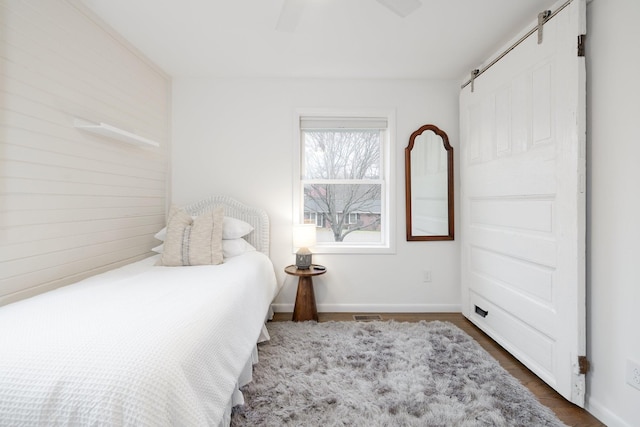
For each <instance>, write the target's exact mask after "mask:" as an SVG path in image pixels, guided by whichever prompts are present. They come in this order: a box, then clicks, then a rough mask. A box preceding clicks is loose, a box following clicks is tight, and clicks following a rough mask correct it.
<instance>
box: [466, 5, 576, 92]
mask: <svg viewBox="0 0 640 427" xmlns="http://www.w3.org/2000/svg"><path fill="white" fill-rule="evenodd" d="M572 1H573V0H567V1H566V2H564V3H563V4H562V5H561V6H560V7H558V8H557V9H556V10H555V11H554V12H551V11H550V10H545V11H544V12H540V13H539V14H538V24H537V25H536V26H535V27H533V28H532V29H530V30H529V31H528V32H527V33H526V34H525V35H524V36H522V37H520V39H519V40H518V41H517V42H515V43H514V44H512V45H511V46H510V47H508V48H507V49H506V50H505V51H504V52H502V53H501V54H500V55H498V56H497V57H496V59H494V60H493V61H491V62H490V63H489V64H487V65H486V66H485V67H484V68H481V69H480V71H478V72H477V73H476V72H475V70H474V71H473V72H472V73H471V78H470V79H469V80H467V81H466V82H465V83H464V84H463V85H462V86H461V87H460V89H464V88H465V87H467V86H468V85H470V84H471V83H472V82H473V81H474V80H475V79H477V78H478V77H480V76H481V75H482V73H484V72H485V71H487V70H488V69H489V68H491V67H493V66H494V65H495V64H496V63H497V62H498V61H500V60H501V59H502V58H504V57H505V56H507V54H508V53H509V52H511V51H512V50H513V49H515V48H516V47H517V46H518V45H519V44H521V43H522V42H523V41H525V40H526V39H527V38H529V36H530V35H532V34H533V33H535V32H537V33H538V44H540V43H542V27H543V26H544V24H546V23H547V22H549V21H550V20H551V19H552V18H553V17H554V16H556V15H557V14H558V13H560V11H562V10H563V9H564V8H565V7H567V6H569V5H570V4H571V2H572ZM471 92H473V86H471Z"/></svg>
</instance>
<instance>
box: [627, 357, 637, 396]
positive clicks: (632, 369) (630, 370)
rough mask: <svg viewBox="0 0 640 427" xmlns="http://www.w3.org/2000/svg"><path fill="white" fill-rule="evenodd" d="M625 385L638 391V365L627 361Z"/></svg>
mask: <svg viewBox="0 0 640 427" xmlns="http://www.w3.org/2000/svg"><path fill="white" fill-rule="evenodd" d="M627 384H629V385H631V386H633V387H635V388H637V389H638V390H640V364H639V363H636V362H634V361H632V360H627Z"/></svg>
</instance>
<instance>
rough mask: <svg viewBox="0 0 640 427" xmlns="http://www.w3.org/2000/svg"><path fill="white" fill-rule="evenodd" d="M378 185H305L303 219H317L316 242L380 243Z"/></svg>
mask: <svg viewBox="0 0 640 427" xmlns="http://www.w3.org/2000/svg"><path fill="white" fill-rule="evenodd" d="M381 206H382V185H381V184H305V185H304V218H305V219H306V218H309V219H310V218H313V217H314V213H315V216H316V217H317V221H316V224H317V225H318V233H317V236H318V242H319V243H320V244H322V242H345V243H380V242H381V239H382V235H381V233H380V219H381Z"/></svg>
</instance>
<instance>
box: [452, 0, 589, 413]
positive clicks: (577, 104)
mask: <svg viewBox="0 0 640 427" xmlns="http://www.w3.org/2000/svg"><path fill="white" fill-rule="evenodd" d="M564 5H565V4H564V2H561V3H558V4H557V5H556V6H555V7H554V8H553V9H551V11H552V12H553V11H556V10H558V9H559V8H561V7H562V6H564ZM537 24H538V20H536V22H535V23H532V24H531V27H529V29H530V28H533V27H534V26H535V25H537ZM584 33H585V4H584V0H573V1H572V2H571V3H570V4H568V5H566V7H564V8H562V9H561V10H560V12H558V13H557V15H555V16H553V17H552V18H551V19H550V20H549V21H548V22H546V23H545V24H544V26H543V30H542V40H541V42H540V43H539V41H538V32H536V33H534V34H532V35H531V36H529V37H528V38H527V39H526V40H525V41H524V42H523V43H521V44H520V45H519V46H518V47H516V48H515V49H514V50H513V51H511V52H510V53H508V54H507V55H506V56H504V57H503V58H502V59H500V60H499V61H498V62H497V63H495V65H493V66H491V67H490V68H489V69H487V70H486V72H483V73H482V74H481V75H479V76H478V77H477V79H475V81H474V84H473V91H472V85H467V86H466V87H464V88H463V90H462V93H461V96H460V120H461V133H460V134H461V138H462V141H461V157H460V159H461V176H462V188H461V190H462V191H461V197H462V200H461V204H462V213H461V216H462V233H461V235H462V294H463V312H464V315H465V316H466V317H468V318H469V319H470V320H471V321H472V322H473V323H475V324H476V325H477V326H479V327H480V328H481V329H482V330H483V331H485V332H486V333H487V334H489V335H490V336H491V337H492V338H493V339H495V340H496V341H497V342H498V343H500V344H501V345H502V346H503V347H504V348H506V349H507V350H508V351H509V352H511V353H512V354H513V355H514V356H515V357H517V358H518V359H519V360H520V361H522V362H523V363H524V364H525V365H526V366H527V367H529V368H530V369H531V370H532V371H533V372H535V373H536V374H537V375H538V376H540V377H541V378H542V379H543V380H544V381H546V382H547V383H548V384H549V385H551V386H552V387H553V388H555V389H556V390H557V391H558V392H559V393H560V394H562V395H563V396H564V397H565V398H567V399H568V400H570V401H572V402H574V403H575V404H577V405H579V406H583V405H584V374H583V373H581V372H583V371H584V369H581V367H580V366H581V363H580V362H582V361H583V360H582V359H580V356H584V355H585V62H584V58H583V57H581V56H579V54H578V36H579V35H580V34H584ZM523 34H524V33H523ZM514 41H515V40H514ZM509 45H511V44H509ZM501 52H502V50H501ZM579 361H580V362H579Z"/></svg>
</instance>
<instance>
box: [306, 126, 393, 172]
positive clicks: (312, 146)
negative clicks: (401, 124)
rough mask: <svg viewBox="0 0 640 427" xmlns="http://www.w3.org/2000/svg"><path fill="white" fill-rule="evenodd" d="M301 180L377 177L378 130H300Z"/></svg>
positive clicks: (378, 164) (378, 155)
mask: <svg viewBox="0 0 640 427" xmlns="http://www.w3.org/2000/svg"><path fill="white" fill-rule="evenodd" d="M303 141H304V177H305V179H378V178H380V173H381V171H380V141H381V138H380V130H328V131H325V130H314V131H304V138H303Z"/></svg>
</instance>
